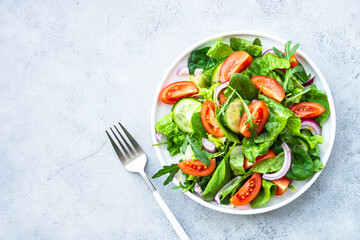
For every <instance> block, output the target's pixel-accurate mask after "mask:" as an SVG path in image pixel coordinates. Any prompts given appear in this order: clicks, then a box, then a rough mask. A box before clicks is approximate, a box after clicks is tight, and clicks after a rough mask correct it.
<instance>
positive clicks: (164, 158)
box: [151, 31, 336, 215]
mask: <svg viewBox="0 0 360 240" xmlns="http://www.w3.org/2000/svg"><path fill="white" fill-rule="evenodd" d="M230 37H239V38H243V39H247V40H249V41H251V42H252V41H253V40H254V39H255V38H256V37H258V38H260V40H261V43H262V45H263V51H265V50H267V49H270V48H272V47H273V46H275V47H277V48H278V49H284V45H285V43H286V41H285V40H283V39H280V38H278V37H275V36H272V35H270V34H267V33H260V32H252V31H251V32H250V31H236V32H226V33H222V34H218V35H215V36H211V37H209V38H206V39H204V40H202V41H200V42H198V43H196V44H194V45H193V46H191V47H190V48H188V49H187V50H185V51H184V52H183V53H182V54H181V55H180V56H179V57H178V58H177V59H175V61H174V62H173V63H172V64H171V65H170V67H169V68H168V69H167V71H166V72H165V74H164V75H163V77H162V79H161V81H160V83H159V85H158V88H157V90H156V92H155V96H154V101H153V106H152V113H151V129H152V130H151V131H152V139H153V142H154V143H157V141H156V138H155V124H156V122H157V121H159V120H160V119H161V118H162V117H163V116H165V115H166V114H169V113H170V111H171V108H172V105H167V104H164V103H162V102H161V101H160V98H159V93H160V90H161V89H162V88H163V86H166V85H168V84H170V83H173V82H177V81H181V80H188V79H189V77H188V76H183V77H179V76H177V75H176V71H177V69H178V68H179V67H181V66H187V60H188V57H189V55H190V53H191V52H192V51H193V50H194V49H197V48H200V47H205V46H211V45H213V44H214V43H215V42H216V41H217V40H218V39H223V42H225V43H229V39H230ZM295 42H296V41H295ZM300 44H301V43H300ZM296 58H297V59H298V60H299V61H300V62H301V63H302V64H303V66H304V67H305V69H306V71H307V73H311V75H312V76H316V78H315V83H316V86H317V87H318V88H319V89H321V90H322V91H325V93H326V94H327V96H328V99H329V104H330V112H331V114H330V117H329V119H328V120H326V122H325V123H324V124H323V131H322V134H323V136H324V140H325V143H323V144H321V145H320V154H319V156H320V158H321V161H322V163H323V164H324V166H325V165H326V163H327V161H328V159H329V156H330V153H331V149H332V147H333V144H334V139H335V128H336V120H335V108H334V101H333V97H332V95H331V92H330V89H329V86H328V84H327V83H326V80H325V78H324V76H323V75H322V74H321V72H320V70H319V69H318V67H317V66H316V65H315V63H313V61H311V59H310V58H309V57H308V56H306V54H305V53H303V52H302V51H301V50H297V52H296ZM155 151H156V154H157V156H158V158H159V161H160V163H161V164H162V165H166V164H171V163H175V162H176V163H177V162H178V161H179V159H180V156H179V155H176V156H173V157H171V156H170V154H169V152H168V151H167V150H166V145H161V146H156V147H155ZM320 174H321V171H320V172H317V173H316V174H314V175H313V176H312V177H311V178H309V179H307V180H305V181H294V182H293V183H292V184H293V185H294V186H295V188H296V189H297V191H296V192H294V191H291V190H289V191H286V192H285V194H283V195H282V196H274V197H273V198H271V199H270V200H269V201H268V202H267V203H266V204H265V205H264V206H262V207H259V208H255V209H252V208H251V207H250V205H249V204H248V205H246V206H241V207H236V208H233V207H232V206H225V205H217V204H216V203H215V202H214V201H212V202H206V201H204V200H202V198H201V197H200V196H198V195H197V194H193V193H190V192H186V193H185V194H186V195H187V196H189V197H190V198H191V199H193V200H194V201H196V202H198V203H200V204H201V205H204V206H206V207H208V208H211V209H214V210H217V211H220V212H224V213H231V214H239V215H250V214H258V213H264V212H268V211H271V210H274V209H277V208H279V207H282V206H284V205H286V204H288V203H289V202H291V201H293V200H295V199H296V198H298V197H299V196H300V195H301V194H303V193H304V192H305V191H306V190H307V189H308V188H309V187H310V186H311V185H312V184H313V183H314V182H315V180H316V179H317V178H318V177H319V175H320ZM173 182H174V184H176V185H178V184H179V174H177V175H176V177H175V178H174V180H173ZM179 193H180V191H179Z"/></svg>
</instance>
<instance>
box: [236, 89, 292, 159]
mask: <svg viewBox="0 0 360 240" xmlns="http://www.w3.org/2000/svg"><path fill="white" fill-rule="evenodd" d="M258 98H259V99H260V100H262V101H263V102H265V103H266V105H267V107H268V110H269V116H268V121H267V123H266V124H265V127H264V129H263V131H262V132H261V133H260V134H259V135H254V136H253V137H252V138H244V141H243V153H244V155H245V157H246V158H247V159H248V161H249V162H252V163H253V162H254V161H255V159H256V157H258V156H262V155H264V154H266V153H267V151H268V150H269V148H270V147H271V145H273V143H274V142H275V140H276V139H277V137H278V135H279V134H280V133H281V131H283V129H284V128H285V126H286V124H287V121H288V119H289V118H290V117H291V116H292V115H293V113H292V112H291V111H290V110H289V109H287V108H285V107H284V106H282V105H281V104H280V103H278V102H276V101H274V100H273V99H270V98H268V97H266V96H264V95H261V94H259V96H258Z"/></svg>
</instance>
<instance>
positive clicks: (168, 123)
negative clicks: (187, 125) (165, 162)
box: [155, 112, 185, 156]
mask: <svg viewBox="0 0 360 240" xmlns="http://www.w3.org/2000/svg"><path fill="white" fill-rule="evenodd" d="M155 130H156V131H157V132H160V133H163V134H165V136H166V137H167V144H168V146H167V150H168V151H169V153H170V155H171V156H173V155H175V154H178V153H179V152H180V147H181V146H182V144H183V142H184V141H185V132H183V131H181V130H180V129H179V128H178V127H177V126H176V124H175V123H174V122H173V112H171V113H170V114H168V115H166V116H164V117H163V118H162V119H161V120H160V121H158V122H157V123H156V125H155Z"/></svg>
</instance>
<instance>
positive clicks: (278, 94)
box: [251, 76, 285, 102]
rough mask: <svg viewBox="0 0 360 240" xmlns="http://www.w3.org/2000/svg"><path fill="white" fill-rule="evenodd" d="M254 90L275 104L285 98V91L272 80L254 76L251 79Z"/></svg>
mask: <svg viewBox="0 0 360 240" xmlns="http://www.w3.org/2000/svg"><path fill="white" fill-rule="evenodd" d="M251 81H252V82H253V83H254V85H255V86H256V88H257V89H258V90H259V91H260V89H261V92H262V93H263V94H264V95H265V96H267V97H269V98H272V99H274V100H275V101H277V102H281V101H282V100H283V99H284V98H285V91H284V89H283V87H282V86H281V85H280V84H279V83H278V82H277V81H276V80H274V79H272V78H269V77H265V76H256V77H253V78H251Z"/></svg>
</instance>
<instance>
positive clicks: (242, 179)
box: [220, 172, 253, 199]
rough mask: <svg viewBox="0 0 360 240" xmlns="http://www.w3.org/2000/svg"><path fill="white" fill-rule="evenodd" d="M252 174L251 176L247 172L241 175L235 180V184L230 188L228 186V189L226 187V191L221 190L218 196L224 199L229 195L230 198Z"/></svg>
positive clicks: (250, 173)
mask: <svg viewBox="0 0 360 240" xmlns="http://www.w3.org/2000/svg"><path fill="white" fill-rule="evenodd" d="M252 174H253V173H252V172H247V173H245V175H243V176H242V177H240V178H238V179H237V180H236V182H234V183H233V184H232V185H231V186H229V187H227V188H226V189H224V190H222V191H221V192H220V195H221V196H222V199H225V198H226V197H227V196H228V195H229V194H231V195H230V197H232V196H233V195H234V194H235V193H236V191H237V189H239V188H240V186H242V184H243V183H244V182H245V180H246V179H247V178H248V177H249V176H251V175H252Z"/></svg>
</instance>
